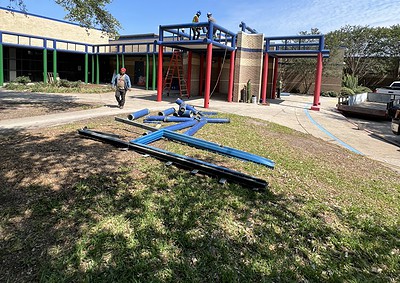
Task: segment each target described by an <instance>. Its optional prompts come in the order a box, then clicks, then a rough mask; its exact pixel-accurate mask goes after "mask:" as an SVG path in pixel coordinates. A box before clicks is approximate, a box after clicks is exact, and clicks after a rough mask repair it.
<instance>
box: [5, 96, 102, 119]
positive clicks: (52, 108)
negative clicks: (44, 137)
mask: <svg viewBox="0 0 400 283" xmlns="http://www.w3.org/2000/svg"><path fill="white" fill-rule="evenodd" d="M101 106H102V105H99V104H89V103H76V102H64V101H60V102H52V103H48V102H46V103H40V102H29V103H26V102H15V101H3V102H2V104H1V106H0V120H7V119H16V118H24V117H34V116H41V115H47V114H54V113H60V112H70V111H79V110H86V109H93V108H98V107H101Z"/></svg>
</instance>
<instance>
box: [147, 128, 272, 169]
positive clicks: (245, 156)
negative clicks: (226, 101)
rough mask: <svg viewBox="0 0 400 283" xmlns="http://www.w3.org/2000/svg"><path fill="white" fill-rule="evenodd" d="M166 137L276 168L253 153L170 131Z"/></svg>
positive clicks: (269, 161) (266, 159)
mask: <svg viewBox="0 0 400 283" xmlns="http://www.w3.org/2000/svg"><path fill="white" fill-rule="evenodd" d="M152 134H153V133H151V135H152ZM164 137H165V138H167V139H171V140H175V141H180V142H183V143H186V144H187V145H189V146H193V147H196V148H200V149H205V150H209V151H212V152H216V153H219V154H223V155H226V156H231V157H235V158H238V159H242V160H246V161H251V162H254V163H257V164H261V165H264V166H267V167H269V168H274V167H275V162H274V161H272V160H270V159H268V158H265V157H262V156H258V155H255V154H251V153H248V152H245V151H241V150H238V149H235V148H231V147H225V146H222V145H219V144H216V143H212V142H209V141H206V140H202V139H198V138H194V137H191V136H187V135H182V134H179V133H176V132H172V131H168V130H165V131H164Z"/></svg>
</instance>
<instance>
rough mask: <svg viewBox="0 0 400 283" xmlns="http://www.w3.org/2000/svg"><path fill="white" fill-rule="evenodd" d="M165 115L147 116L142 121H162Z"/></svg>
mask: <svg viewBox="0 0 400 283" xmlns="http://www.w3.org/2000/svg"><path fill="white" fill-rule="evenodd" d="M165 117H167V116H147V117H146V119H144V120H143V122H145V123H147V122H152V121H164V119H165Z"/></svg>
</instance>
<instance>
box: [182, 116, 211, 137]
mask: <svg viewBox="0 0 400 283" xmlns="http://www.w3.org/2000/svg"><path fill="white" fill-rule="evenodd" d="M205 124H207V120H206V119H201V120H200V121H199V122H196V124H195V125H193V127H191V128H190V129H189V130H187V131H186V132H184V133H183V134H184V135H188V136H193V135H194V134H195V133H197V132H198V131H199V130H200V129H201V128H202V127H203V126H204V125H205Z"/></svg>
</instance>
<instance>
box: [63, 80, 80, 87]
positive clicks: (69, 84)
mask: <svg viewBox="0 0 400 283" xmlns="http://www.w3.org/2000/svg"><path fill="white" fill-rule="evenodd" d="M81 84H82V82H81V81H77V82H70V81H68V80H60V81H59V82H58V86H60V87H66V88H79V87H80V85H81Z"/></svg>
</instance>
